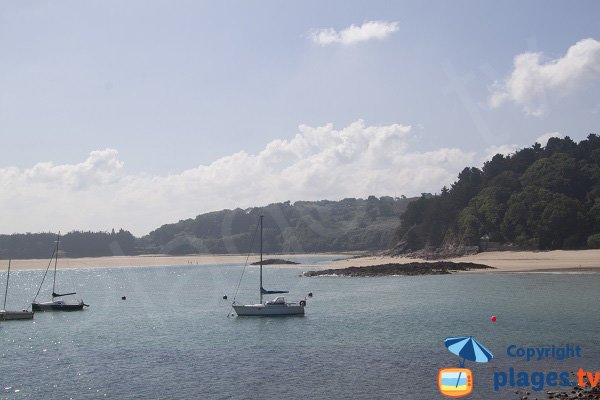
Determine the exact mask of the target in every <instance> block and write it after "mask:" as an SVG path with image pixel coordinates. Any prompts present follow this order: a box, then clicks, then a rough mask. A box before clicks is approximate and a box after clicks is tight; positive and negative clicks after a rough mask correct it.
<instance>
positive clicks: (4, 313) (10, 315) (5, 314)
mask: <svg viewBox="0 0 600 400" xmlns="http://www.w3.org/2000/svg"><path fill="white" fill-rule="evenodd" d="M10 262H11V260H8V271H7V272H6V288H5V290H4V305H3V306H2V310H0V321H9V320H16V319H32V318H33V311H29V310H21V311H9V310H7V309H6V297H7V296H8V283H9V281H10Z"/></svg>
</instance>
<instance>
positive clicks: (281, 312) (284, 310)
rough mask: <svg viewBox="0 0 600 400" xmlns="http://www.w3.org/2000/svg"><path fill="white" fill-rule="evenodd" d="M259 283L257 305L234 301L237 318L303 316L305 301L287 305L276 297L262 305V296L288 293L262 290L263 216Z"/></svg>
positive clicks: (261, 219) (261, 221)
mask: <svg viewBox="0 0 600 400" xmlns="http://www.w3.org/2000/svg"><path fill="white" fill-rule="evenodd" d="M259 265H260V283H259V298H260V302H259V303H258V304H237V303H236V302H235V300H234V302H233V304H232V307H233V309H234V310H235V312H236V314H237V315H238V316H264V317H268V316H285V315H304V307H306V299H304V300H300V301H299V302H297V303H288V302H286V301H285V297H282V296H278V297H276V298H275V299H273V300H269V301H266V302H264V303H263V295H265V294H280V293H288V291H287V290H265V289H264V288H263V216H262V215H261V216H260V263H259Z"/></svg>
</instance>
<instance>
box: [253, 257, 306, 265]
mask: <svg viewBox="0 0 600 400" xmlns="http://www.w3.org/2000/svg"><path fill="white" fill-rule="evenodd" d="M262 263H263V265H274V264H286V265H297V264H300V263H297V262H295V261H290V260H282V259H281V258H269V259H267V260H263V262H262ZM250 265H260V261H257V262H253V263H252V264H250Z"/></svg>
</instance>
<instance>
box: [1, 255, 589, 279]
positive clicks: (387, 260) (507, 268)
mask: <svg viewBox="0 0 600 400" xmlns="http://www.w3.org/2000/svg"><path fill="white" fill-rule="evenodd" d="M263 257H264V258H265V259H266V258H281V259H286V260H292V261H295V260H297V259H298V258H309V259H310V258H320V257H337V258H338V259H336V260H332V261H330V262H326V263H323V264H319V265H314V264H311V263H310V262H309V263H306V264H297V265H285V264H281V265H279V264H277V265H276V266H277V267H280V268H297V269H306V268H313V269H339V268H348V267H366V266H373V265H381V264H408V263H414V262H434V261H433V260H424V259H419V258H408V257H401V256H394V257H392V256H372V255H365V256H360V255H359V256H357V253H356V252H354V253H305V254H267V255H264V256H263ZM246 259H248V264H250V263H252V262H255V261H258V259H259V256H258V254H251V255H250V256H248V255H240V254H233V255H229V254H196V255H188V256H169V255H140V256H110V257H84V258H61V259H59V268H60V269H81V268H136V267H170V266H186V265H198V266H211V265H212V266H217V265H227V264H244V263H245V262H246ZM435 261H452V262H472V263H476V264H484V265H488V266H490V267H493V268H494V269H493V270H472V271H465V272H462V273H506V272H531V273H548V272H555V273H568V272H574V273H575V272H578V273H600V250H552V251H495V252H483V253H478V254H475V255H469V256H464V257H451V258H447V259H441V260H435ZM48 262H49V260H48V259H28V260H12V262H11V269H13V270H17V271H18V270H44V269H46V267H47V266H48ZM7 266H8V260H1V261H0V272H1V271H2V270H4V269H5V268H6V267H7Z"/></svg>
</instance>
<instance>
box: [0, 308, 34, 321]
mask: <svg viewBox="0 0 600 400" xmlns="http://www.w3.org/2000/svg"><path fill="white" fill-rule="evenodd" d="M16 319H33V311H27V310H23V311H6V310H0V321H11V320H16Z"/></svg>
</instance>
